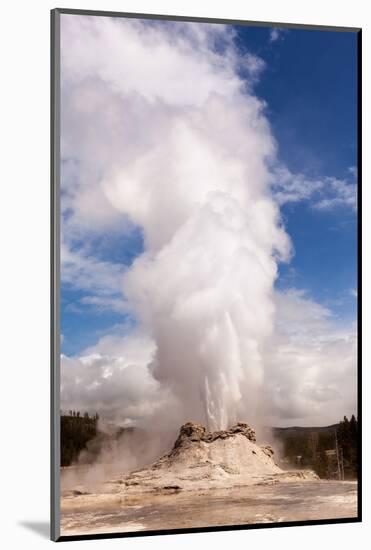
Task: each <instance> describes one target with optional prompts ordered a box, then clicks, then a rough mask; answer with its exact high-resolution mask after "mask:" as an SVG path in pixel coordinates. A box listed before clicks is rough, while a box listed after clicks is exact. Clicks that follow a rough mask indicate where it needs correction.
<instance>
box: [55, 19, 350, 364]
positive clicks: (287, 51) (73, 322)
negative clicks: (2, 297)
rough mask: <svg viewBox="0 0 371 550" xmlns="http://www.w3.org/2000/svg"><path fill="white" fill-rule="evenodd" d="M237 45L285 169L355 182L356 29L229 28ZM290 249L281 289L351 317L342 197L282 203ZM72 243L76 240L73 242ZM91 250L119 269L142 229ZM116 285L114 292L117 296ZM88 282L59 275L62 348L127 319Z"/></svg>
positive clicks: (88, 341)
mask: <svg viewBox="0 0 371 550" xmlns="http://www.w3.org/2000/svg"><path fill="white" fill-rule="evenodd" d="M236 31H237V33H238V38H237V45H238V48H239V50H240V52H241V54H243V53H244V52H247V51H248V52H250V53H253V54H255V55H257V56H259V58H261V59H262V60H263V61H264V62H265V68H264V70H263V71H262V73H261V74H260V76H259V79H258V81H257V82H256V84H255V89H254V90H255V94H256V95H257V96H258V97H259V98H261V99H263V100H264V101H265V102H266V116H267V118H268V120H269V122H270V125H271V128H272V132H273V134H274V137H275V139H276V141H277V144H278V157H279V160H280V161H281V162H282V163H284V165H285V166H286V167H287V169H288V170H290V171H291V172H292V173H300V174H302V175H303V176H304V177H306V178H308V179H309V180H310V179H312V180H313V179H316V178H326V177H329V178H338V179H339V180H341V181H345V182H352V181H353V179H354V176H353V174H352V172H351V169H352V168H353V167H355V166H356V164H357V158H356V156H357V142H356V34H355V33H351V32H348V33H345V32H325V31H309V30H293V29H290V30H287V31H283V32H277V33H276V36H275V37H274V38H275V39H274V40H271V37H272V29H269V28H262V27H256V28H255V27H248V26H243V27H242V26H239V27H236ZM281 211H282V216H283V220H284V223H285V227H286V231H287V232H288V234H289V235H290V237H291V240H292V242H293V246H294V250H295V253H294V255H293V258H292V260H291V262H290V263H289V264H280V266H279V278H278V280H277V281H276V287H277V288H278V289H285V288H298V289H305V290H306V291H307V293H308V296H310V297H311V298H313V299H314V300H316V301H317V302H319V303H320V304H322V305H324V306H325V307H328V308H329V309H330V310H331V311H332V312H333V314H334V315H336V316H337V317H338V318H339V319H343V320H344V321H349V320H352V319H354V317H355V308H356V300H355V296H354V289H355V288H356V212H355V211H354V209H352V208H349V206H346V205H341V204H340V205H338V206H337V207H336V208H329V209H318V208H313V203H312V201H311V200H298V201H296V202H286V203H283V204H282V206H281ZM74 245H75V246H76V247H78V246H80V245H81V243H79V242H78V241H75V243H74ZM89 246H90V247H92V248H93V249H94V255H95V257H96V258H97V259H98V260H100V261H102V262H110V263H113V264H117V265H118V266H119V268H120V269H122V271H123V272H124V271H125V266H130V264H131V263H132V261H133V259H134V258H135V257H136V256H137V255H139V254H140V253H141V252H142V251H143V240H142V235H141V232H140V230H139V229H136V228H133V229H132V231H131V232H129V234H128V232H127V231H126V232H125V233H121V232H120V231H118V232H116V233H107V234H106V235H104V234H100V235H98V236H97V237H96V238H94V239H92V240H90V242H89ZM117 295H118V292H117V290H115V291H112V296H113V297H114V298H117ZM86 296H89V291H87V290H82V289H81V288H80V289H79V288H74V287H71V285H70V284H69V283H68V282H64V283H63V284H62V296H61V331H62V334H63V341H62V352H63V353H65V354H67V355H75V354H78V353H79V352H80V351H81V350H83V349H85V348H86V347H88V346H91V345H93V344H94V343H95V342H96V340H97V339H98V338H99V337H100V336H102V335H104V334H106V333H108V332H109V331H110V330H112V327H114V326H117V325H120V324H122V323H124V322H127V320H128V315H127V314H126V313H124V312H122V311H113V310H110V309H109V308H102V307H96V306H95V305H94V304H90V305H89V304H86V303H83V302H84V298H86Z"/></svg>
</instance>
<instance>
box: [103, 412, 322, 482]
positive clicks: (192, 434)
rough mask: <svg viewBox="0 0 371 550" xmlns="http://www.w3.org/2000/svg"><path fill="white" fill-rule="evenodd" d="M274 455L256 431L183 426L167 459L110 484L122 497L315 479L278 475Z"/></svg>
mask: <svg viewBox="0 0 371 550" xmlns="http://www.w3.org/2000/svg"><path fill="white" fill-rule="evenodd" d="M273 454H274V451H273V449H272V447H270V446H269V445H267V446H259V445H257V444H256V437H255V431H254V430H253V429H252V428H251V427H250V426H249V425H248V424H246V423H244V422H239V423H238V424H236V425H235V426H233V427H232V428H230V429H228V430H221V431H216V432H208V431H207V430H206V428H205V427H204V426H202V425H201V424H196V423H194V422H187V423H186V424H184V425H183V426H182V427H181V428H180V433H179V436H178V438H177V440H176V441H175V443H174V446H173V448H172V450H171V451H170V452H169V453H167V454H166V455H164V456H162V457H161V458H160V459H159V460H157V461H156V462H154V463H153V464H152V465H151V466H149V467H146V468H142V469H140V470H136V471H135V472H132V473H131V474H128V475H126V476H124V477H122V478H121V479H120V480H117V481H116V482H114V483H115V484H117V483H118V484H119V485H120V487H121V488H122V489H123V491H124V492H125V493H126V492H138V491H140V492H142V491H145V492H147V491H160V492H164V491H165V492H178V491H181V490H199V489H211V488H222V487H224V488H225V487H231V486H236V485H251V484H262V483H263V484H266V483H269V484H271V483H278V482H284V481H298V480H301V481H303V480H314V479H318V476H317V475H316V474H315V473H314V472H312V471H309V470H294V471H283V470H281V468H279V467H278V466H277V464H276V463H275V461H274V459H273Z"/></svg>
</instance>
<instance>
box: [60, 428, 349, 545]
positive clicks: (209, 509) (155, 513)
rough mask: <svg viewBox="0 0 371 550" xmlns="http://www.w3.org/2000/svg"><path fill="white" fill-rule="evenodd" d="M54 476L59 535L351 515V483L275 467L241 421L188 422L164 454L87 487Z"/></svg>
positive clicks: (271, 457)
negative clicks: (224, 425)
mask: <svg viewBox="0 0 371 550" xmlns="http://www.w3.org/2000/svg"><path fill="white" fill-rule="evenodd" d="M83 478H84V476H82V479H83ZM61 481H62V501H61V535H75V534H89V533H110V532H111V533H113V532H135V531H142V530H151V531H152V530H164V529H183V528H192V527H207V526H223V525H225V526H227V525H243V524H254V523H255V524H256V523H271V522H287V521H303V520H318V519H332V518H351V517H356V516H357V486H356V482H349V481H348V482H344V481H324V480H320V479H319V478H318V476H317V475H316V474H315V473H314V472H312V471H310V470H289V471H287V470H286V471H285V470H282V469H281V468H280V467H279V466H278V465H277V464H276V462H275V461H274V451H273V449H272V448H271V447H270V446H267V445H265V446H259V445H258V444H257V443H256V436H255V432H254V430H253V429H252V428H251V427H250V426H249V425H248V424H246V423H242V422H240V423H238V424H236V425H235V426H233V427H232V428H230V429H228V430H221V431H216V432H209V431H207V430H206V429H205V427H204V426H202V425H200V424H196V423H193V422H188V423H187V424H184V425H183V426H182V427H181V429H180V433H179V436H178V438H177V440H176V441H175V443H174V446H173V448H172V449H171V451H170V452H169V453H167V454H165V455H164V456H162V457H161V458H159V459H158V460H157V461H155V462H154V463H152V464H151V465H149V466H147V467H144V468H141V469H137V470H135V471H132V472H130V473H127V474H122V475H120V474H119V475H118V476H116V477H114V478H113V479H109V480H105V481H102V482H101V483H99V484H97V485H96V486H95V487H94V490H93V491H92V490H91V489H90V488H89V487H88V486H87V485H86V486H85V485H84V483H82V484H81V485H75V487H74V488H73V489H72V490H71V489H64V490H63V481H64V480H63V473H62V480H61Z"/></svg>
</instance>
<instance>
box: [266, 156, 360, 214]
mask: <svg viewBox="0 0 371 550" xmlns="http://www.w3.org/2000/svg"><path fill="white" fill-rule="evenodd" d="M351 173H352V175H354V172H351ZM352 179H353V178H352ZM272 190H273V193H274V195H275V197H276V200H277V201H278V203H279V204H285V203H289V202H300V201H309V202H310V206H311V207H312V208H315V209H318V210H332V209H334V208H336V207H338V206H342V207H347V208H350V209H351V210H356V208H357V185H356V183H355V182H354V181H348V180H345V179H343V180H341V179H338V178H334V177H328V176H326V177H320V178H309V177H307V176H306V175H304V174H301V173H297V174H294V173H292V172H291V171H290V170H289V169H288V168H287V167H286V166H283V165H278V166H277V167H276V168H275V171H274V175H273V177H272Z"/></svg>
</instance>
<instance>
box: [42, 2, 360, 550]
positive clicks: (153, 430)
mask: <svg viewBox="0 0 371 550" xmlns="http://www.w3.org/2000/svg"><path fill="white" fill-rule="evenodd" d="M51 22H52V406H51V424H52V434H51V435H52V502H51V508H52V538H53V540H71V539H88V538H99V537H117V536H119V537H123V536H139V535H154V534H164V533H183V532H190V531H208V530H228V529H242V528H243V529H247V528H261V527H264V528H267V527H279V526H288V525H301V524H303V525H308V524H318V523H336V522H339V523H340V522H355V521H360V520H361V507H360V506H361V463H360V456H361V435H360V434H361V415H360V410H361V403H360V398H361V394H360V387H361V369H360V352H359V342H360V337H361V323H360V321H361V311H360V301H359V296H360V292H361V279H360V277H361V276H360V269H359V266H360V225H361V208H360V206H361V190H360V183H361V143H360V136H361V126H360V124H361V122H360V114H361V97H360V93H361V92H360V79H361V74H360V67H361V65H360V61H361V30H360V29H356V28H336V27H321V26H314V25H311V26H309V25H308V26H305V25H294V24H283V23H266V22H247V21H229V20H216V19H201V18H192V17H189V18H188V17H175V16H163V15H161V16H159V15H147V14H146V15H144V14H127V13H125V14H124V13H111V12H94V11H91V12H90V11H83V10H68V9H56V10H53V11H52V16H51Z"/></svg>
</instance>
